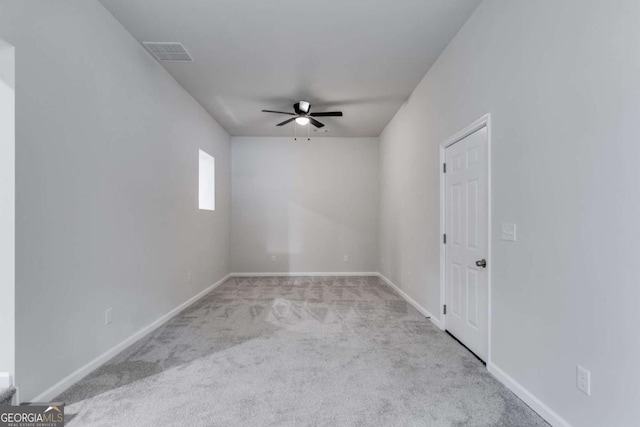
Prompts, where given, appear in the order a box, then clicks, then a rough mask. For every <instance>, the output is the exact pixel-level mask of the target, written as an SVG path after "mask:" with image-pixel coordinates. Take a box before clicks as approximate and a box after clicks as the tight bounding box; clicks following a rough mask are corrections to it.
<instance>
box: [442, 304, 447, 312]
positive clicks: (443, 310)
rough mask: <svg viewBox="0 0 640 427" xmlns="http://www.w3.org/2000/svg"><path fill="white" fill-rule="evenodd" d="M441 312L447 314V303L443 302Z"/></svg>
mask: <svg viewBox="0 0 640 427" xmlns="http://www.w3.org/2000/svg"><path fill="white" fill-rule="evenodd" d="M442 313H443V314H447V304H445V305H444V307H443V308H442Z"/></svg>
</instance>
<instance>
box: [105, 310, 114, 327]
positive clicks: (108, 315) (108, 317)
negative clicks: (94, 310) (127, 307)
mask: <svg viewBox="0 0 640 427" xmlns="http://www.w3.org/2000/svg"><path fill="white" fill-rule="evenodd" d="M111 322H113V309H112V308H108V309H107V311H105V312H104V324H105V325H110V324H111Z"/></svg>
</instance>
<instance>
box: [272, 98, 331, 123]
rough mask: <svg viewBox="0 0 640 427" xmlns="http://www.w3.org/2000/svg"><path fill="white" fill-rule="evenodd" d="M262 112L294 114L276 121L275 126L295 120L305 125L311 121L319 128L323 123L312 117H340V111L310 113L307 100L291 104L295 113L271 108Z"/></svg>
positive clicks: (309, 105)
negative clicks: (278, 121) (280, 121)
mask: <svg viewBox="0 0 640 427" xmlns="http://www.w3.org/2000/svg"><path fill="white" fill-rule="evenodd" d="M262 111H263V112H264V113H276V114H286V115H288V116H295V117H292V118H290V119H288V120H285V121H284V122H282V123H278V124H277V125H276V126H284V125H286V124H287V123H291V122H292V121H294V120H295V121H296V123H297V124H299V125H302V126H304V125H307V124H309V123H311V124H312V125H314V126H315V127H317V128H321V127H323V126H324V125H323V124H322V123H320V122H319V121H317V120H316V119H314V117H342V111H328V112H322V113H310V112H309V111H311V104H309V103H308V102H307V101H300V102H296V103H295V104H293V111H294V112H295V113H287V112H285V111H273V110H262Z"/></svg>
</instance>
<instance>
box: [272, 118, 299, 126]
mask: <svg viewBox="0 0 640 427" xmlns="http://www.w3.org/2000/svg"><path fill="white" fill-rule="evenodd" d="M295 119H296V117H292V118H290V119H288V120H285V121H284V122H282V123H278V124H277V125H276V126H284V125H286V124H287V123H291V122H292V121H294V120H295Z"/></svg>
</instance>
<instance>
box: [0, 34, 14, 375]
mask: <svg viewBox="0 0 640 427" xmlns="http://www.w3.org/2000/svg"><path fill="white" fill-rule="evenodd" d="M14 61H15V52H14V48H13V46H10V45H8V44H7V43H5V42H3V41H2V40H0V348H1V350H0V372H6V373H8V374H9V375H10V376H11V377H13V376H14V374H15V240H14V237H15V126H14V123H15V102H14V99H15V91H14V87H15V86H14V85H15V80H14ZM0 388H1V387H0Z"/></svg>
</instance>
